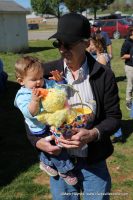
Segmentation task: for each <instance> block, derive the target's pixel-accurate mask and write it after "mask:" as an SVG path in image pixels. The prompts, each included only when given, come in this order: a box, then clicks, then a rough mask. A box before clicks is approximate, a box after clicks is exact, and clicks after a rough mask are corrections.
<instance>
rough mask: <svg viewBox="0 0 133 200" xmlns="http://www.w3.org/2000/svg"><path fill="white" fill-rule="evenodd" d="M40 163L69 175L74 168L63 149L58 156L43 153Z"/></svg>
mask: <svg viewBox="0 0 133 200" xmlns="http://www.w3.org/2000/svg"><path fill="white" fill-rule="evenodd" d="M40 161H42V162H43V163H44V164H46V165H49V166H51V167H53V168H55V169H57V171H58V172H60V173H63V174H65V173H67V172H68V171H70V170H72V169H73V168H74V165H73V163H72V161H71V160H70V159H69V155H68V153H67V151H66V150H65V149H62V151H61V153H60V154H59V155H58V156H55V155H50V154H48V153H46V152H41V154H40Z"/></svg>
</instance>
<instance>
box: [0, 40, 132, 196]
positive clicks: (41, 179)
mask: <svg viewBox="0 0 133 200" xmlns="http://www.w3.org/2000/svg"><path fill="white" fill-rule="evenodd" d="M122 42H123V40H113V54H114V57H113V60H112V69H113V71H114V73H115V75H116V80H117V83H118V87H119V95H120V104H121V109H122V113H123V118H122V130H123V133H124V136H125V139H126V141H125V143H123V144H121V143H119V144H115V151H114V154H113V155H112V156H111V157H110V158H109V159H108V160H107V163H108V167H109V169H110V173H111V176H112V182H113V185H112V195H111V200H125V199H127V200H133V190H132V188H133V173H132V169H133V147H132V146H133V145H132V144H133V134H132V133H133V120H131V119H130V118H129V112H128V111H127V110H126V108H125V89H126V79H125V73H124V63H123V61H122V60H121V59H120V56H119V54H120V48H121V44H122ZM25 53H26V54H29V55H34V56H37V57H39V58H41V59H43V60H44V61H48V60H53V59H56V58H58V57H59V53H58V51H57V50H56V49H53V47H52V44H51V42H50V41H30V42H29V50H28V51H27V52H25ZM25 53H23V54H25ZM19 56H20V54H12V53H6V54H5V53H0V58H1V59H2V60H3V62H4V66H5V71H6V72H7V73H8V75H9V78H8V85H7V91H6V92H5V93H4V94H3V95H1V96H0V130H1V131H0V158H1V161H0V163H1V164H0V200H50V199H51V195H50V192H49V177H48V176H47V175H46V174H44V173H43V172H41V171H40V170H39V167H38V158H37V152H36V150H35V149H34V148H33V147H32V146H31V144H30V143H29V141H28V140H27V138H26V134H25V128H24V123H23V117H22V115H21V113H20V112H19V111H18V110H17V109H16V108H14V106H13V101H14V96H15V93H16V91H17V89H18V88H19V86H18V84H17V83H16V82H15V76H14V63H15V61H16V59H17V58H18V57H19Z"/></svg>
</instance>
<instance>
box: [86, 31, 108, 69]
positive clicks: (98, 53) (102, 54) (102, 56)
mask: <svg viewBox="0 0 133 200" xmlns="http://www.w3.org/2000/svg"><path fill="white" fill-rule="evenodd" d="M89 44H90V45H89V47H88V48H87V49H86V50H87V51H88V52H90V53H91V54H92V56H94V58H95V59H96V60H97V61H98V62H99V63H101V64H103V65H107V66H109V67H110V57H109V55H108V53H107V52H106V51H105V49H106V44H105V39H104V38H103V37H102V36H101V34H99V33H97V34H95V35H94V36H93V37H91V38H90V41H89ZM94 52H95V53H94Z"/></svg>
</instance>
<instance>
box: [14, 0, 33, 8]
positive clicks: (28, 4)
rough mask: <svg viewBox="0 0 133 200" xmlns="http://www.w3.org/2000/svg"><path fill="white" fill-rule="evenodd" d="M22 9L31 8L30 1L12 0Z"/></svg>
mask: <svg viewBox="0 0 133 200" xmlns="http://www.w3.org/2000/svg"><path fill="white" fill-rule="evenodd" d="M14 1H16V2H17V3H18V4H20V5H21V6H23V7H24V8H31V4H30V0H14Z"/></svg>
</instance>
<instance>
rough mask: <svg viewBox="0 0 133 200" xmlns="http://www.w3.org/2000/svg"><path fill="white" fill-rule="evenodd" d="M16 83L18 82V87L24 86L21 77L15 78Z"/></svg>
mask: <svg viewBox="0 0 133 200" xmlns="http://www.w3.org/2000/svg"><path fill="white" fill-rule="evenodd" d="M17 82H18V83H19V84H20V85H24V82H23V78H21V77H19V78H17Z"/></svg>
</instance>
